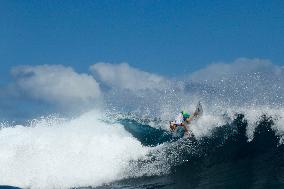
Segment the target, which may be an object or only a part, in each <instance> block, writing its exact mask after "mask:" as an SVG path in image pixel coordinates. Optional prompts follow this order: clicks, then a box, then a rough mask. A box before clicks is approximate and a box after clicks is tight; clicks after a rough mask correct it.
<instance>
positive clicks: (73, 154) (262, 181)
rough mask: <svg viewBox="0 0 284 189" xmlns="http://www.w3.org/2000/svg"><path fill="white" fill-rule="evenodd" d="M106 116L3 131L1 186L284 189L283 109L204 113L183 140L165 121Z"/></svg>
mask: <svg viewBox="0 0 284 189" xmlns="http://www.w3.org/2000/svg"><path fill="white" fill-rule="evenodd" d="M277 111H278V114H277V113H275V112H277ZM279 111H280V112H279ZM110 117H112V118H114V120H112V119H109V118H110ZM110 117H105V116H104V115H102V113H100V112H97V111H91V112H88V113H86V114H83V115H81V116H79V117H77V118H73V119H61V118H58V117H48V118H41V119H37V120H33V121H31V122H29V123H27V124H26V125H24V124H23V125H9V124H8V123H5V124H2V126H1V130H0V150H1V155H0V167H1V169H0V185H11V186H18V187H23V188H72V187H76V188H77V187H87V186H92V187H97V188H125V187H132V188H159V187H160V188H162V187H163V188H228V187H232V188H240V187H245V188H282V187H283V186H284V164H283V162H284V146H283V136H284V129H283V128H284V125H283V113H282V110H273V111H270V113H263V111H258V112H257V113H256V112H253V113H252V112H251V110H249V111H247V112H242V113H237V114H233V113H232V112H230V111H227V112H226V113H223V114H219V116H217V115H213V114H212V113H211V114H204V115H203V117H201V118H200V119H199V120H198V121H196V122H193V123H192V125H191V127H190V129H191V132H192V133H193V136H192V137H190V138H188V139H185V138H182V137H181V138H179V137H173V135H172V133H170V132H169V131H168V120H163V119H160V118H155V119H150V118H149V119H145V118H137V117H135V116H129V115H120V116H115V115H111V116H110Z"/></svg>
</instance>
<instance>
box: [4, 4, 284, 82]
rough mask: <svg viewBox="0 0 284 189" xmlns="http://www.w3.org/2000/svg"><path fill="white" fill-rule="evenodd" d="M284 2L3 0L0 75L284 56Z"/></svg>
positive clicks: (174, 71) (187, 68)
mask: <svg viewBox="0 0 284 189" xmlns="http://www.w3.org/2000/svg"><path fill="white" fill-rule="evenodd" d="M283 10H284V1H281V0H279V1H278V0H275V1H269V0H267V1H265V0H259V1H243V0H239V1H206V0H204V1H167V0H164V1H36V0H35V1H33V0H30V1H26V0H21V1H16V0H7V1H5V0H4V1H1V2H0V27H1V29H0V70H1V71H0V73H1V80H2V82H1V83H3V82H5V81H7V79H8V76H9V71H10V69H11V67H13V66H16V65H23V64H29V65H38V64H63V65H68V66H72V67H73V68H74V69H75V70H76V71H79V72H85V71H87V70H88V69H89V66H90V65H91V64H94V63H97V62H101V61H103V62H111V63H121V62H127V63H128V64H130V65H131V66H134V67H137V68H139V69H142V70H145V71H149V72H154V73H158V74H162V75H170V76H174V75H179V74H180V73H183V74H184V73H186V72H193V71H195V70H198V69H200V68H203V67H205V66H206V65H207V64H210V63H212V62H216V61H225V62H228V61H232V60H234V59H236V58H238V57H247V58H254V57H257V58H265V59H270V60H271V61H272V62H273V63H274V64H283V59H284V48H283V47H284V35H283V33H284V11H283Z"/></svg>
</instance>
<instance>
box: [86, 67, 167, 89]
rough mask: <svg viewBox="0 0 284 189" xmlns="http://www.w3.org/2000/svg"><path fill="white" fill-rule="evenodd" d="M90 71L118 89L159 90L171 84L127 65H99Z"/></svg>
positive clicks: (103, 81)
mask: <svg viewBox="0 0 284 189" xmlns="http://www.w3.org/2000/svg"><path fill="white" fill-rule="evenodd" d="M90 70H91V72H92V73H93V74H94V76H95V77H98V79H99V80H100V81H101V82H102V83H104V84H106V85H108V86H109V87H112V88H116V89H127V90H131V91H136V90H147V89H151V90H153V89H157V90H159V89H164V88H166V87H168V85H169V82H170V81H169V80H167V79H166V78H164V77H162V76H159V75H157V74H153V73H149V72H145V71H142V70H139V69H137V68H134V67H131V66H129V65H128V64H127V63H121V64H110V63H97V64H94V65H92V66H91V67H90Z"/></svg>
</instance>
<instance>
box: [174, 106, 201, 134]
mask: <svg viewBox="0 0 284 189" xmlns="http://www.w3.org/2000/svg"><path fill="white" fill-rule="evenodd" d="M195 114H196V112H194V114H193V115H190V114H189V113H188V112H186V111H181V112H180V113H179V114H178V115H177V117H176V119H175V121H171V122H170V129H171V131H175V130H176V128H177V127H178V126H181V127H183V128H184V132H185V133H184V134H185V135H189V129H188V125H189V124H190V121H191V120H192V119H193V117H194V116H196V115H195Z"/></svg>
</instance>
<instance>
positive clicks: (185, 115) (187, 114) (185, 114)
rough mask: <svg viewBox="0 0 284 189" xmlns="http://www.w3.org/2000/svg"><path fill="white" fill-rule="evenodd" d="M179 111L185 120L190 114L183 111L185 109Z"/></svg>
mask: <svg viewBox="0 0 284 189" xmlns="http://www.w3.org/2000/svg"><path fill="white" fill-rule="evenodd" d="M181 113H182V116H183V120H184V121H187V119H188V118H189V117H190V114H189V113H187V112H185V111H182V112H181Z"/></svg>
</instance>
